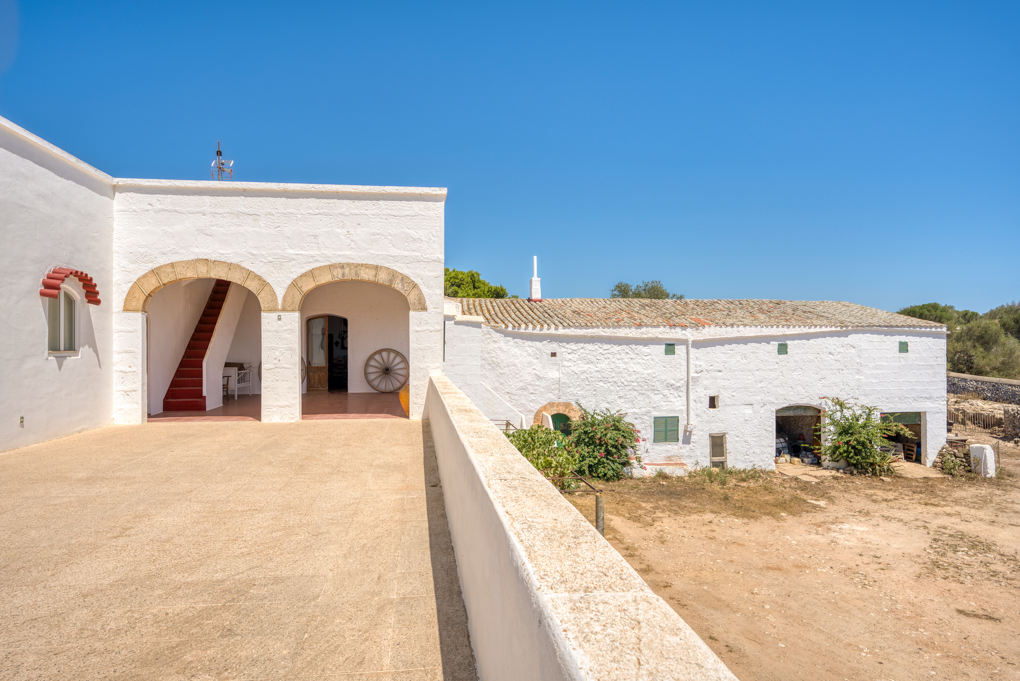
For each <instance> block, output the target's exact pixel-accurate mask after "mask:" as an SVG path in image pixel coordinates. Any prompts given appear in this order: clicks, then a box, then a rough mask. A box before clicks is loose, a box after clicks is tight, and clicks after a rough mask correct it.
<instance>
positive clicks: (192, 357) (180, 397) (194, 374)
mask: <svg viewBox="0 0 1020 681" xmlns="http://www.w3.org/2000/svg"><path fill="white" fill-rule="evenodd" d="M229 290H230V282H229V281H225V280H223V279H217V280H216V283H215V284H213V289H212V292H211V293H210V294H209V299H208V300H207V301H206V303H205V309H204V310H202V316H201V318H200V319H199V320H198V323H197V324H196V325H195V330H194V331H193V332H192V335H191V340H190V341H189V342H188V345H187V347H186V348H185V349H184V356H183V357H182V358H181V363H180V364H178V365H177V371H176V372H175V373H174V378H173V380H172V381H171V382H170V387H169V388H168V389H167V391H166V396H165V397H164V398H163V411H206V406H205V398H204V397H202V361H203V360H204V359H205V356H206V353H207V352H208V351H209V344H210V343H211V342H212V337H213V334H214V333H215V332H216V323H217V322H218V321H219V318H220V312H221V311H222V309H223V302H224V301H225V300H226V299H227V292H228V291H229Z"/></svg>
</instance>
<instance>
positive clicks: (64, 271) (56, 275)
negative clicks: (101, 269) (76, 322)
mask: <svg viewBox="0 0 1020 681" xmlns="http://www.w3.org/2000/svg"><path fill="white" fill-rule="evenodd" d="M68 277H74V278H75V279H77V280H78V281H80V282H81V287H82V288H83V289H84V290H85V302H87V303H88V304H89V305H99V304H100V303H101V302H103V301H101V300H99V288H98V287H97V286H96V282H94V281H93V280H92V277H90V276H89V275H88V274H86V273H85V272H82V271H81V270H72V269H71V268H69V267H54V268H53V269H51V270H50V271H49V272H47V273H46V276H45V277H43V280H42V288H41V289H39V295H40V296H42V297H43V298H53V299H54V300H56V299H57V297H58V296H59V295H60V286H61V285H62V284H63V283H64V280H65V279H67V278H68Z"/></svg>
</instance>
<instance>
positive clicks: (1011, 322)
mask: <svg viewBox="0 0 1020 681" xmlns="http://www.w3.org/2000/svg"><path fill="white" fill-rule="evenodd" d="M984 316H985V317H987V318H988V319H994V320H995V321H997V322H999V326H1000V327H1002V330H1003V331H1005V332H1006V333H1008V334H1009V335H1010V336H1013V338H1016V339H1017V340H1020V303H1016V302H1013V303H1009V304H1008V305H1000V306H999V307H997V308H995V309H994V310H989V311H988V312H986V313H985V314H984Z"/></svg>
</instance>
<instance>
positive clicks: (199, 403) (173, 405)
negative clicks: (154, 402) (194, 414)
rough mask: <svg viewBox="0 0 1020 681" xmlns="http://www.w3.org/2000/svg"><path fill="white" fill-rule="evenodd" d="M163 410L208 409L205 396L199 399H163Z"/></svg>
mask: <svg viewBox="0 0 1020 681" xmlns="http://www.w3.org/2000/svg"><path fill="white" fill-rule="evenodd" d="M163 411H206V408H205V398H204V397H201V398H199V399H197V400H194V399H192V400H175V399H173V398H169V397H168V398H164V399H163Z"/></svg>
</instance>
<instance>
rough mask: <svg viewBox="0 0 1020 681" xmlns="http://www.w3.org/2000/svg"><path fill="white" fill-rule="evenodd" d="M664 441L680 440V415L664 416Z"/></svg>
mask: <svg viewBox="0 0 1020 681" xmlns="http://www.w3.org/2000/svg"><path fill="white" fill-rule="evenodd" d="M666 442H680V417H679V416H667V417H666Z"/></svg>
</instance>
